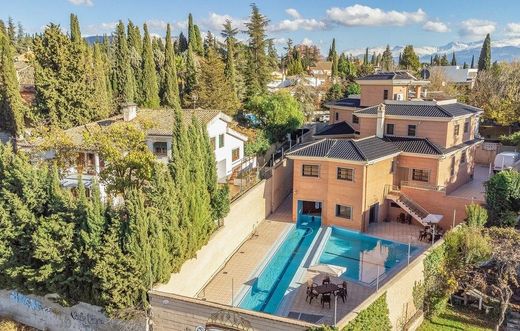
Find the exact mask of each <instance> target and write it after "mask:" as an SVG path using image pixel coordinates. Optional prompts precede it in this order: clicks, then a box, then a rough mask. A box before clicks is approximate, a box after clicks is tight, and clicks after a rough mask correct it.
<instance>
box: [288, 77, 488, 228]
mask: <svg viewBox="0 0 520 331" xmlns="http://www.w3.org/2000/svg"><path fill="white" fill-rule="evenodd" d="M377 76H379V75H377V74H376V75H371V76H368V78H367V77H365V78H361V79H359V80H358V82H359V83H360V85H361V96H359V98H358V97H350V98H347V99H342V100H338V101H337V102H332V103H329V104H328V107H329V109H330V125H329V126H327V127H326V128H325V129H324V130H322V131H320V132H319V133H318V134H316V135H315V138H318V139H319V138H323V139H319V140H316V141H314V142H312V143H310V144H307V145H304V146H302V147H300V148H298V149H296V150H294V151H292V152H291V153H290V154H289V156H288V157H289V158H291V159H294V177H293V185H294V188H293V220H294V221H297V220H298V219H299V218H300V217H302V215H312V216H314V217H321V221H322V224H323V225H337V226H342V227H346V228H351V229H355V230H360V231H363V230H366V229H367V227H368V225H369V224H370V223H377V222H383V221H395V220H396V219H399V220H401V221H403V216H404V221H407V222H409V223H411V222H416V223H419V224H422V225H426V224H427V223H428V220H430V219H431V217H432V216H433V215H435V217H438V218H439V217H441V216H442V220H441V222H440V225H441V227H443V228H445V229H447V228H449V227H450V226H451V225H453V223H454V222H455V223H457V222H460V221H462V220H463V219H464V217H465V214H464V207H465V206H466V205H467V204H469V203H471V201H472V200H476V201H478V200H481V199H480V198H476V199H473V198H472V197H467V196H466V197H462V198H461V197H454V196H452V195H451V193H452V192H454V191H456V190H458V189H459V188H461V187H462V186H464V185H465V184H468V183H470V182H471V181H472V178H473V173H474V168H475V163H474V155H475V151H476V147H477V145H479V144H480V143H481V142H482V140H481V139H480V138H479V137H478V123H479V120H478V118H479V115H480V114H481V113H482V110H481V109H479V108H475V107H472V106H469V105H465V104H462V103H458V102H456V100H445V101H423V100H418V99H416V98H413V101H409V99H411V97H410V95H413V96H416V95H420V94H421V89H422V87H423V86H425V85H426V82H424V81H417V80H415V78H413V76H409V75H408V76H407V75H405V74H404V73H392V75H391V74H389V73H383V74H380V76H381V77H377ZM406 77H408V78H406ZM405 78H406V79H405ZM385 81H387V85H382V84H383V82H385ZM385 91H388V92H385ZM387 93H388V96H390V95H392V94H393V95H394V99H399V100H389V99H388V98H387ZM399 93H402V94H403V95H406V96H407V98H406V99H404V100H400V99H401V97H398V98H395V95H396V94H399ZM333 138H340V139H333ZM345 138H348V139H345ZM431 199H436V201H435V205H434V206H432V205H431V201H430V200H431ZM426 206H427V207H428V208H426ZM454 210H456V212H455V213H456V214H457V216H456V219H454V218H453V214H454ZM402 214H404V215H402Z"/></svg>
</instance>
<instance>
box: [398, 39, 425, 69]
mask: <svg viewBox="0 0 520 331" xmlns="http://www.w3.org/2000/svg"><path fill="white" fill-rule="evenodd" d="M399 65H401V66H402V67H404V68H405V69H408V70H413V71H417V70H419V66H420V65H421V63H420V62H419V57H418V56H417V55H416V54H415V51H414V49H413V46H412V45H407V46H406V47H405V48H404V50H403V54H402V57H401V60H400V62H399Z"/></svg>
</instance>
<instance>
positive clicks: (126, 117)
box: [51, 104, 256, 188]
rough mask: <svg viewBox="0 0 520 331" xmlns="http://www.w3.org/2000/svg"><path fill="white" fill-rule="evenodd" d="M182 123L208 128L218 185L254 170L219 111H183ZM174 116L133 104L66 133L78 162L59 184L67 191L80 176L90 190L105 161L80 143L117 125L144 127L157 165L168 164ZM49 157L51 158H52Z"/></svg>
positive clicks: (240, 141) (239, 137)
mask: <svg viewBox="0 0 520 331" xmlns="http://www.w3.org/2000/svg"><path fill="white" fill-rule="evenodd" d="M183 115H184V120H185V122H188V121H191V118H192V116H195V117H197V118H198V119H199V120H200V121H201V122H202V123H203V124H204V125H205V126H206V128H207V131H208V136H209V138H210V141H211V144H212V145H213V146H214V149H215V161H216V167H217V176H218V180H219V182H226V181H227V180H228V179H229V178H230V177H231V176H232V175H233V174H237V173H238V172H240V171H243V170H247V169H251V168H254V167H256V160H255V159H254V158H253V159H252V158H247V157H245V155H244V144H245V142H246V141H247V137H246V136H245V135H243V134H241V133H239V132H237V131H236V130H233V129H232V128H231V127H230V124H231V123H232V119H231V118H230V117H229V116H227V115H225V114H224V113H222V112H220V111H218V110H205V109H195V110H183ZM174 120H175V119H174V113H173V111H172V110H171V109H138V108H137V105H135V104H126V105H123V107H122V113H121V114H119V115H116V116H113V117H110V118H107V119H104V120H100V121H96V122H93V123H89V124H86V125H82V126H78V127H74V128H71V129H68V130H65V134H67V135H68V136H69V137H70V138H71V140H72V142H73V144H74V146H76V148H77V153H78V158H77V163H76V165H75V166H74V167H71V168H70V169H68V171H67V172H68V175H67V176H66V177H65V178H64V179H63V181H62V184H63V185H65V186H68V187H74V186H77V182H78V179H79V174H81V178H82V179H83V181H84V183H85V187H87V188H88V187H89V186H90V185H91V183H92V180H93V178H94V177H96V176H97V175H98V174H99V173H100V172H101V171H102V169H103V167H104V161H103V159H102V158H100V157H99V154H98V153H97V151H95V150H92V149H90V148H89V147H87V146H85V145H84V143H83V137H84V134H85V133H87V132H89V131H91V130H92V129H94V128H97V127H107V126H110V125H112V124H114V123H117V122H129V123H136V124H137V126H138V127H139V126H141V125H143V124H145V125H144V126H145V127H146V129H145V130H146V144H147V146H148V148H149V149H150V150H151V151H152V152H153V153H154V154H155V156H156V157H157V160H158V161H159V162H164V163H166V162H168V160H169V159H170V158H171V155H172V153H171V149H172V130H173V125H174ZM51 156H52V155H51Z"/></svg>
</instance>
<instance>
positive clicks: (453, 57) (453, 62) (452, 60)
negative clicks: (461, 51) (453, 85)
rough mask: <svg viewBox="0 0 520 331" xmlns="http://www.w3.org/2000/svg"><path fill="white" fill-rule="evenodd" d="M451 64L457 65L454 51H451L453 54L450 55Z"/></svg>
mask: <svg viewBox="0 0 520 331" xmlns="http://www.w3.org/2000/svg"><path fill="white" fill-rule="evenodd" d="M451 65H452V66H456V65H457V59H456V58H455V52H453V55H452V56H451Z"/></svg>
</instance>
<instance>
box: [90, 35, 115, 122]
mask: <svg viewBox="0 0 520 331" xmlns="http://www.w3.org/2000/svg"><path fill="white" fill-rule="evenodd" d="M107 76H108V74H107V72H106V63H105V60H104V58H103V54H102V51H101V47H100V45H99V44H98V43H96V44H94V47H93V52H92V75H91V77H90V81H91V82H92V84H93V87H92V89H93V91H94V95H93V96H94V97H93V98H92V108H93V110H94V112H95V114H96V118H106V117H108V116H110V113H111V110H112V104H111V102H112V99H111V96H110V91H109V90H108V86H109V83H108V80H107Z"/></svg>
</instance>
